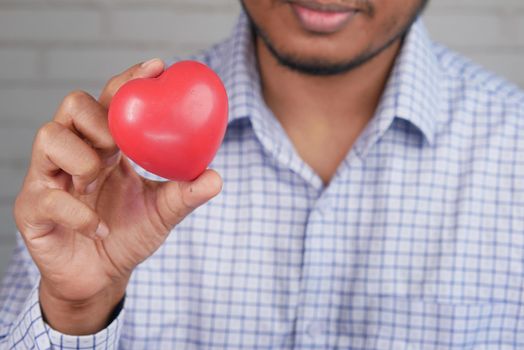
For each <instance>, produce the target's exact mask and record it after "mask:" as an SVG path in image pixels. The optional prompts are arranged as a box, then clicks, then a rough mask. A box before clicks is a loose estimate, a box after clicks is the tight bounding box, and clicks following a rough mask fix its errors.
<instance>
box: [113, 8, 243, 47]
mask: <svg viewBox="0 0 524 350" xmlns="http://www.w3.org/2000/svg"><path fill="white" fill-rule="evenodd" d="M236 17H237V14H236V13H230V12H225V13H223V12H213V14H212V15H210V14H206V13H201V12H186V13H182V12H175V11H168V10H155V9H135V8H132V9H122V10H118V11H116V12H115V13H114V15H113V17H112V20H111V30H112V35H113V36H114V37H115V38H117V39H121V40H131V41H133V40H134V41H145V42H155V41H163V42H170V43H174V44H181V45H188V44H192V45H200V46H201V47H202V48H203V47H205V46H207V45H209V44H211V43H215V42H217V41H219V40H221V39H223V38H225V37H227V36H228V34H229V33H230V31H231V29H232V27H233V25H234V23H235V19H236Z"/></svg>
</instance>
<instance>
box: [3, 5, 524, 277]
mask: <svg viewBox="0 0 524 350" xmlns="http://www.w3.org/2000/svg"><path fill="white" fill-rule="evenodd" d="M238 12H239V2H238V0H148V1H143V0H75V1H72V0H0V278H1V277H2V276H3V274H4V272H5V269H6V267H7V263H8V260H9V257H10V255H11V250H12V248H13V246H14V243H15V238H16V228H15V225H14V223H13V219H12V204H13V200H14V198H15V196H16V194H17V192H18V191H19V189H20V185H21V183H22V180H23V177H24V174H25V171H26V167H27V164H28V158H29V155H30V150H31V143H32V139H33V137H34V134H35V131H36V129H37V128H38V127H39V126H40V125H41V124H43V123H44V122H45V121H47V120H49V119H50V118H52V116H53V114H54V111H55V109H56V107H57V105H58V103H59V102H60V101H61V99H62V98H63V97H64V96H65V95H66V94H67V92H68V91H70V90H72V89H83V90H86V91H88V92H90V93H92V94H94V95H98V93H99V91H100V89H101V87H102V86H103V85H104V83H105V81H106V80H107V79H109V78H110V77H111V76H113V75H115V74H117V73H119V72H120V71H122V70H124V69H125V68H127V67H128V66H130V65H132V64H135V63H137V62H139V61H142V60H145V59H148V58H152V57H161V58H164V59H166V58H170V57H171V56H173V55H184V54H189V53H193V52H196V51H199V50H201V49H203V48H206V47H207V46H208V45H210V44H212V43H214V42H216V41H219V40H221V39H222V38H225V37H226V36H227V35H228V33H229V32H230V30H231V28H232V27H233V24H234V23H235V20H236V16H237V14H238ZM425 17H426V23H427V26H428V27H429V30H430V32H431V33H432V35H433V38H434V39H436V40H438V41H440V42H442V43H444V44H446V45H448V46H450V47H451V48H453V49H455V50H457V51H460V52H461V53H464V54H465V55H467V56H469V57H471V58H473V59H474V60H476V61H477V62H479V63H481V64H482V65H484V66H486V67H488V68H490V69H491V70H493V71H495V72H497V73H499V74H501V75H502V76H505V77H506V78H508V79H510V80H512V81H513V82H515V83H516V84H518V85H520V86H521V87H524V69H523V68H522V65H523V64H524V1H523V0H432V1H430V7H429V9H428V11H427V12H426V15H425Z"/></svg>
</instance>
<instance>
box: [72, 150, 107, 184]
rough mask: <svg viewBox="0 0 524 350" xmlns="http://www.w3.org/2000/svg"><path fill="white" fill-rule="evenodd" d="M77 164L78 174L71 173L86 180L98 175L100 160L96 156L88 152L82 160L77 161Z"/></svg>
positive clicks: (100, 165)
mask: <svg viewBox="0 0 524 350" xmlns="http://www.w3.org/2000/svg"><path fill="white" fill-rule="evenodd" d="M78 165H79V172H78V174H73V175H74V176H77V177H79V178H81V179H86V180H87V181H88V180H90V179H93V178H94V177H96V176H97V175H98V173H99V172H100V169H101V168H102V161H101V160H100V158H99V157H98V156H96V155H92V154H91V152H90V153H89V155H86V156H85V159H82V161H80V162H79V163H78Z"/></svg>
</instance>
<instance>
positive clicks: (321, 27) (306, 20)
mask: <svg viewBox="0 0 524 350" xmlns="http://www.w3.org/2000/svg"><path fill="white" fill-rule="evenodd" d="M288 3H289V4H290V5H291V8H292V9H293V12H294V14H295V16H296V17H297V19H298V20H299V22H300V24H301V25H302V27H303V28H304V29H305V30H307V31H309V32H312V33H316V34H332V33H335V32H337V31H339V30H340V29H342V28H343V27H344V26H345V25H346V24H347V23H348V22H349V21H350V20H351V19H352V18H353V17H355V15H357V14H359V13H360V12H362V11H363V9H361V8H358V7H356V6H351V5H349V4H340V3H326V2H319V1H300V0H290V1H288Z"/></svg>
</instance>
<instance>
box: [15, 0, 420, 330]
mask: <svg viewBox="0 0 524 350" xmlns="http://www.w3.org/2000/svg"><path fill="white" fill-rule="evenodd" d="M340 3H344V4H347V3H350V4H353V5H354V4H357V5H359V6H361V7H362V8H363V9H364V8H367V11H364V12H363V13H360V14H358V15H356V16H355V17H353V18H352V20H351V21H349V22H347V23H346V24H345V25H344V26H343V27H341V28H339V30H337V31H335V32H333V33H329V34H322V35H321V34H319V33H313V32H310V31H307V30H304V28H302V27H301V26H300V23H299V22H298V20H297V18H296V17H294V15H293V13H292V12H291V10H290V8H289V3H288V2H286V1H282V0H279V1H277V0H245V1H244V3H243V5H244V6H245V8H246V10H247V11H248V13H249V15H250V16H251V18H252V19H253V21H254V23H255V24H256V27H257V28H258V29H259V30H258V32H259V33H260V34H263V35H257V36H256V52H257V56H258V63H259V70H260V74H261V78H262V88H263V93H264V98H265V99H266V102H267V104H268V105H269V106H270V108H271V109H272V110H273V112H274V113H275V115H276V116H277V118H278V119H279V121H280V122H281V123H282V125H283V127H284V129H285V130H286V131H287V133H288V135H289V137H290V139H291V140H292V142H293V143H294V145H295V147H296V149H297V150H298V152H299V154H300V156H301V157H302V158H303V159H304V160H305V161H306V162H307V163H308V164H310V165H311V167H312V168H313V169H314V170H315V171H316V172H317V173H318V174H319V176H320V177H321V178H322V180H323V181H324V182H325V183H326V184H327V183H328V182H329V180H330V179H331V177H332V176H333V174H334V172H335V170H336V168H337V166H338V165H339V164H340V162H341V160H342V159H343V157H344V156H345V155H346V153H347V152H348V150H349V149H350V148H351V145H352V143H353V142H354V140H355V138H356V137H357V136H358V135H359V133H360V132H361V130H362V129H363V127H364V126H365V125H366V123H367V122H368V121H369V119H370V118H371V116H372V115H373V112H374V110H375V108H376V106H377V103H378V100H379V98H380V94H381V93H382V90H383V88H384V84H385V82H386V80H387V77H388V74H389V72H390V70H391V67H392V65H393V63H394V60H395V57H396V55H397V54H398V51H399V49H400V46H401V38H402V34H403V32H404V31H405V29H406V28H407V27H408V26H409V24H410V23H411V22H412V21H413V19H414V17H415V16H416V14H417V13H418V12H419V11H420V9H421V8H422V6H423V1H422V0H376V1H372V2H371V1H370V2H368V1H364V0H361V1H351V2H344V1H338V2H337V1H335V0H332V1H328V0H324V1H320V0H319V1H317V5H319V4H320V6H333V4H335V5H337V4H338V5H340ZM163 69H164V64H163V62H161V61H160V60H152V61H149V62H147V63H146V64H144V65H141V64H138V65H136V66H133V67H131V68H130V69H128V70H126V71H125V72H123V73H121V74H119V75H116V76H115V77H113V78H112V79H110V80H109V82H108V83H107V85H106V86H105V88H104V89H103V92H102V94H101V96H100V97H99V98H95V97H93V96H90V95H88V94H87V93H85V92H82V91H74V92H72V93H70V94H69V95H68V96H66V97H65V99H64V100H63V101H62V102H61V103H60V105H59V108H58V111H57V112H56V114H55V116H54V117H53V119H52V120H51V121H50V122H49V123H47V124H45V125H44V126H43V127H42V128H40V130H39V131H38V133H37V136H36V138H35V140H34V146H33V151H32V158H31V164H30V167H29V169H28V173H27V176H26V178H25V180H24V184H23V187H22V190H21V192H20V193H19V195H18V196H17V199H16V203H15V208H14V217H15V221H16V223H17V226H18V229H19V230H20V232H21V233H22V236H23V238H24V240H25V243H26V245H27V248H28V250H29V252H30V254H31V255H32V257H33V259H34V261H35V263H36V265H37V267H38V269H39V271H40V274H41V282H40V288H39V297H40V305H41V308H42V311H43V314H44V317H45V319H46V321H47V322H48V324H49V325H50V326H51V327H53V328H54V329H56V330H58V331H60V332H63V333H65V334H73V335H84V334H93V333H96V332H97V331H99V330H101V329H103V328H105V327H106V326H107V324H108V321H109V317H110V315H111V312H112V310H113V309H114V307H115V305H117V304H118V302H119V301H120V300H121V299H122V297H123V295H124V293H125V289H126V287H127V284H128V281H129V277H130V275H131V273H132V271H133V270H134V269H135V267H136V266H137V265H138V264H139V263H140V262H142V261H144V260H145V259H146V258H147V257H149V256H150V255H151V254H153V253H154V252H155V251H156V250H157V249H158V248H159V247H160V245H161V244H162V243H163V242H164V240H165V239H166V237H167V235H168V233H169V232H170V231H171V229H172V228H173V227H174V226H175V225H177V224H178V223H179V222H180V221H181V220H183V219H184V218H185V217H186V216H187V215H188V214H189V213H191V211H192V210H194V209H195V208H196V207H198V206H199V205H202V204H203V203H205V202H206V201H208V200H210V199H211V198H212V197H214V196H215V195H217V194H218V193H219V192H220V190H221V186H222V180H221V178H220V176H219V175H218V174H217V173H216V172H214V171H212V170H207V171H206V172H204V173H203V174H202V175H201V176H200V177H199V178H198V179H196V180H195V181H193V182H187V183H182V182H181V183H174V182H167V183H155V182H151V181H147V180H144V179H142V178H140V177H139V176H138V175H137V174H136V173H134V172H133V171H132V169H131V167H130V165H129V163H128V162H127V161H126V160H125V159H123V158H122V157H121V156H120V155H119V153H118V149H117V147H116V145H115V144H114V141H113V139H112V137H111V135H110V133H109V129H108V126H107V108H108V106H109V103H110V101H111V98H112V96H113V95H114V93H115V92H116V91H117V90H118V88H119V87H120V86H122V85H123V84H124V83H125V82H126V81H128V80H130V79H133V78H139V77H142V78H146V77H156V76H158V75H159V74H160V73H161V72H162V71H163ZM79 160H80V161H79Z"/></svg>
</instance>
